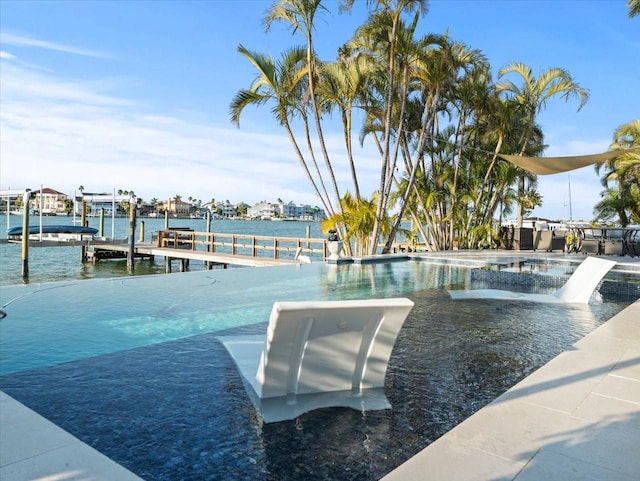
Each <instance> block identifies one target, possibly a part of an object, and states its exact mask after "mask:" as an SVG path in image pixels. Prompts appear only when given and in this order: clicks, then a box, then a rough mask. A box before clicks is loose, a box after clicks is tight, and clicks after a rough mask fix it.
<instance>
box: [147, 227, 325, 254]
mask: <svg viewBox="0 0 640 481" xmlns="http://www.w3.org/2000/svg"><path fill="white" fill-rule="evenodd" d="M158 247H164V248H173V249H188V250H193V251H202V252H212V253H213V252H218V253H220V254H231V255H245V256H251V257H271V258H273V259H281V258H282V259H286V258H290V259H293V258H294V257H295V256H296V254H297V253H300V254H304V255H308V256H309V257H319V256H322V259H326V258H327V256H328V247H327V240H326V239H314V238H311V237H271V236H260V235H247V234H221V233H215V232H196V231H192V230H188V229H168V230H161V231H158Z"/></svg>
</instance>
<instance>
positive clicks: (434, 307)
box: [0, 261, 629, 480]
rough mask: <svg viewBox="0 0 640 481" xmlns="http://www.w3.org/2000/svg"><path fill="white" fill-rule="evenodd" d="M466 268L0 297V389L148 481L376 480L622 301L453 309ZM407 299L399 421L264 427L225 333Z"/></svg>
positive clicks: (375, 415)
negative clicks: (282, 314) (289, 308)
mask: <svg viewBox="0 0 640 481" xmlns="http://www.w3.org/2000/svg"><path fill="white" fill-rule="evenodd" d="M469 278H470V276H469V270H468V269H466V268H463V267H454V266H451V265H435V264H431V263H427V262H413V261H411V262H395V263H381V264H368V265H345V266H335V265H334V266H331V265H325V264H321V263H316V264H310V265H302V266H283V267H275V268H260V269H235V270H229V271H208V272H195V273H184V274H173V275H171V276H153V277H138V278H135V277H134V278H126V279H112V280H94V281H82V282H71V283H53V284H41V285H28V286H15V287H11V288H3V290H2V304H3V305H5V304H6V307H5V310H6V311H7V313H8V316H7V317H6V318H5V319H3V320H2V321H0V342H1V343H2V344H1V345H0V353H1V356H2V357H1V358H0V367H1V369H2V373H3V375H2V376H0V388H1V389H2V390H4V391H6V392H7V393H8V394H9V395H11V396H12V397H14V398H16V399H17V400H19V401H20V402H23V403H24V404H26V405H27V406H29V407H31V408H32V409H34V410H35V411H37V412H39V413H40V414H42V415H44V416H45V417H47V418H48V419H50V420H51V421H53V422H54V423H56V424H58V425H60V426H61V427H63V428H65V429H67V430H68V431H70V432H71V433H72V434H74V435H75V436H77V437H79V438H80V439H82V440H83V441H85V442H86V443H88V444H90V445H92V446H93V447H95V448H96V449H98V450H99V451H101V452H103V453H104V454H106V455H107V456H109V457H111V458H112V459H114V460H115V461H116V462H118V463H120V464H122V465H124V466H125V467H127V468H129V469H130V470H132V471H133V472H135V473H136V474H138V475H139V476H141V477H143V478H145V479H148V480H176V479H189V480H198V479H208V480H210V479H234V480H235V479H252V480H253V479H265V480H287V479H292V480H293V479H323V480H327V479H354V480H355V479H358V480H361V479H379V478H380V477H381V476H383V475H384V474H385V473H387V472H389V471H390V470H392V469H393V468H394V467H396V466H398V465H399V464H401V463H402V462H404V461H406V460H407V459H408V458H410V457H411V456H413V455H414V454H415V453H417V452H418V451H419V450H421V449H422V448H424V447H425V446H427V445H428V444H429V443H430V442H432V441H433V440H435V439H437V438H438V437H439V436H440V435H442V434H444V433H445V432H446V431H448V430H449V429H451V428H452V427H453V426H455V425H456V424H458V423H459V422H461V421H462V420H463V419H465V418H466V417H468V416H469V415H471V414H472V413H473V412H475V411H476V410H478V409H479V408H480V407H482V406H483V405H485V404H486V403H488V402H490V401H491V400H492V399H494V398H495V397H497V396H498V395H499V394H501V393H502V392H504V391H505V390H506V389H508V388H509V387H510V386H512V385H513V384H515V383H516V382H517V381H518V380H520V379H521V378H523V377H524V376H526V375H527V374H529V373H530V372H531V371H533V370H534V369H536V368H537V367H538V366H540V365H541V364H543V363H545V362H546V361H548V360H549V359H551V358H552V357H554V356H555V355H556V354H558V353H559V352H561V351H562V350H564V349H566V348H568V347H569V346H570V345H571V344H573V343H574V342H575V341H576V340H578V339H580V338H581V337H583V336H584V335H585V334H587V333H588V332H590V331H591V330H593V329H594V328H595V327H597V326H598V325H599V324H600V323H601V322H603V321H604V320H606V319H608V318H610V317H611V316H613V315H614V314H615V313H617V312H619V311H620V310H621V309H622V308H624V307H625V306H626V305H627V304H628V303H629V302H607V303H604V302H595V303H592V304H590V305H588V306H576V305H573V306H567V305H564V306H563V305H554V306H545V307H544V308H541V307H540V306H536V307H535V309H532V308H531V305H529V304H527V303H517V302H495V301H490V300H480V301H477V300H476V301H462V302H461V301H456V302H455V309H454V308H453V301H451V300H450V299H449V296H448V294H447V293H446V291H445V290H444V288H447V287H463V286H464V285H466V284H468V283H469ZM398 295H403V296H407V297H409V298H411V299H412V300H414V302H415V303H416V306H415V307H414V310H413V311H412V313H411V314H410V316H409V318H408V320H407V322H406V323H405V326H404V327H403V329H402V330H401V332H400V336H399V337H398V341H397V343H396V346H395V348H394V352H393V354H392V358H391V361H390V365H389V371H388V375H387V382H386V386H385V391H386V393H387V398H388V399H389V401H390V402H391V404H392V406H393V409H392V410H386V411H373V412H371V411H370V412H365V413H362V412H356V411H353V410H350V409H343V408H331V409H322V410H318V411H314V412H311V413H307V414H304V415H303V416H300V417H299V418H298V419H297V420H295V421H287V422H282V423H275V424H262V423H261V421H260V419H259V418H258V417H257V416H256V413H255V411H254V409H253V405H252V404H251V401H250V400H249V399H248V397H247V395H246V393H245V391H244V387H243V384H242V381H241V379H240V376H239V374H238V373H237V371H236V369H235V366H234V364H233V361H232V360H231V359H230V357H229V356H228V355H227V353H226V350H225V349H224V348H223V347H222V345H221V344H220V343H219V342H218V341H217V340H216V336H218V335H220V334H221V333H234V334H235V333H239V332H251V333H257V332H264V328H265V326H266V324H265V323H266V320H267V319H268V315H269V312H270V310H271V305H272V303H273V302H274V301H276V300H311V299H351V298H359V297H391V296H398Z"/></svg>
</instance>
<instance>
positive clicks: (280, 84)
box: [230, 45, 332, 212]
mask: <svg viewBox="0 0 640 481" xmlns="http://www.w3.org/2000/svg"><path fill="white" fill-rule="evenodd" d="M238 52H240V53H241V54H242V55H243V56H244V57H245V58H246V59H247V60H249V62H251V63H252V64H253V66H254V67H255V68H256V70H257V71H258V75H257V77H256V79H255V80H254V82H253V83H252V85H251V87H250V88H249V89H242V90H240V91H239V92H238V93H237V94H236V95H235V97H234V98H233V100H232V102H231V106H230V117H231V121H232V122H233V123H235V124H236V125H238V126H239V125H240V115H241V113H242V112H243V110H244V108H245V107H247V106H249V105H257V106H260V105H263V104H268V103H270V104H273V105H272V109H271V111H272V112H273V115H274V117H275V118H276V120H277V121H278V122H279V123H280V125H282V126H283V127H284V129H285V130H286V132H287V135H288V137H289V140H290V142H291V145H292V146H293V148H294V150H295V152H296V155H297V157H298V160H299V161H300V165H301V166H302V168H303V170H304V172H305V174H306V176H307V179H308V181H309V183H310V184H311V186H312V187H313V189H314V191H315V193H316V195H317V197H318V198H319V199H320V201H321V202H322V205H323V207H324V208H325V211H326V212H332V209H331V204H330V202H329V199H327V197H326V196H323V195H322V193H321V191H320V188H319V187H318V184H317V183H316V181H315V179H314V177H313V175H312V173H311V171H310V170H309V166H308V164H307V161H306V159H305V157H304V155H303V154H302V150H301V149H300V146H299V145H298V142H297V140H296V138H295V136H294V134H293V128H292V125H291V119H292V118H293V117H294V116H295V115H296V114H297V113H299V111H300V104H301V100H300V99H301V92H300V89H301V82H302V79H303V78H304V68H305V61H306V52H305V50H304V49H302V48H292V49H290V50H288V51H286V52H285V53H284V54H283V55H282V58H281V60H280V61H279V62H278V63H275V62H274V61H273V59H271V58H270V57H268V56H266V55H263V54H259V53H256V52H251V51H249V50H247V49H246V48H245V47H243V46H242V45H240V46H239V47H238Z"/></svg>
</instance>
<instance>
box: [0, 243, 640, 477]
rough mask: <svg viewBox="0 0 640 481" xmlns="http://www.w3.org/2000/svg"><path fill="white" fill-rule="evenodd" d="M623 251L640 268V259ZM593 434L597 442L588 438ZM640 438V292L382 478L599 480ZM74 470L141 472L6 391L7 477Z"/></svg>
mask: <svg viewBox="0 0 640 481" xmlns="http://www.w3.org/2000/svg"><path fill="white" fill-rule="evenodd" d="M457 254H458V256H456V257H458V259H460V258H462V256H460V254H461V252H457ZM541 254H542V253H541ZM490 255H491V257H494V256H495V255H496V252H495V251H492V252H491V253H490ZM501 255H503V256H504V257H520V258H530V257H532V253H531V252H515V253H514V251H507V252H505V253H503V254H501ZM454 256H455V253H453V255H446V256H442V257H446V258H448V259H451V258H453V257H454ZM473 256H474V258H475V259H476V260H477V259H478V258H479V257H482V256H479V255H478V253H477V252H475V253H474V255H473ZM426 257H430V256H426ZM535 257H539V256H535ZM542 257H546V258H550V259H553V258H555V257H556V256H550V255H549V253H546V255H543V256H542ZM562 257H564V258H571V259H576V260H579V259H580V257H579V256H566V255H564V256H562ZM487 258H489V254H488V255H487ZM620 260H621V262H624V263H625V264H627V263H628V264H630V265H631V267H630V268H631V269H633V270H634V271H636V270H640V261H635V262H634V261H631V262H629V259H628V258H627V259H624V260H623V259H622V258H621V259H620ZM496 420H497V421H496ZM587 435H588V436H589V437H590V438H591V440H590V441H589V442H586V441H583V440H584V438H585V437H587ZM594 435H595V436H594ZM638 439H640V300H638V301H636V302H635V303H633V304H631V305H630V306H628V307H627V308H626V309H624V310H623V311H621V312H620V313H618V314H617V315H616V316H614V317H613V318H611V319H610V320H608V321H607V322H605V323H604V324H602V325H601V326H600V327H598V328H597V329H596V330H594V331H593V332H591V333H590V334H588V335H587V336H586V337H585V338H583V339H582V340H580V341H578V342H577V343H576V344H575V345H574V346H573V349H571V350H568V351H565V352H563V353H561V354H560V355H559V356H557V357H556V358H554V359H553V360H551V361H550V362H549V363H547V364H545V365H544V366H542V367H541V368H540V369H538V370H537V371H535V372H534V373H533V374H531V375H530V376H528V377H527V378H525V379H524V380H523V381H521V382H520V383H518V384H517V385H516V386H514V387H513V388H511V389H510V390H508V391H507V392H506V393H504V394H503V395H502V396H500V397H498V398H497V399H496V400H494V401H493V402H492V403H490V404H489V405H487V406H486V407H484V408H483V409H481V410H479V411H478V412H477V413H475V414H474V415H473V416H471V417H470V418H468V419H467V420H465V421H463V422H462V423H461V424H459V425H458V426H456V427H455V428H453V429H452V430H451V431H449V432H448V433H446V434H445V435H444V436H442V437H441V438H439V439H438V440H436V441H435V442H434V443H432V444H430V445H429V446H427V447H426V448H425V449H424V450H423V451H421V452H420V453H418V454H417V455H416V456H414V457H412V458H411V459H409V460H408V461H406V462H405V463H404V464H402V465H400V466H399V467H398V468H396V469H395V470H394V471H392V472H391V473H389V474H387V475H386V476H385V477H383V478H382V479H383V481H399V480H403V481H405V480H412V479H416V480H417V479H420V480H437V481H446V480H449V479H451V480H456V481H464V480H471V479H474V480H487V481H489V480H492V481H495V480H517V481H528V480H533V479H546V480H548V481H553V480H556V479H557V480H569V479H576V480H578V479H583V478H584V477H585V476H586V474H587V473H588V475H589V476H591V478H590V479H602V480H603V481H604V480H621V481H624V480H632V479H637V478H635V477H634V476H635V473H637V472H640V459H639V458H638V456H637V455H636V453H637V450H638V448H639V446H640V442H639V441H638ZM570 473H573V476H574V477H573V478H571V474H570ZM70 477H73V478H74V479H91V480H96V481H102V480H104V481H107V480H115V479H117V480H122V481H129V480H132V481H133V480H140V479H141V478H140V477H138V476H136V475H135V474H133V473H131V472H130V471H127V470H126V469H125V468H123V467H122V466H120V465H118V464H117V463H115V462H114V461H112V460H110V459H109V458H107V457H106V456H104V455H103V454H101V453H99V452H98V451H97V450H95V449H93V448H91V447H90V446H88V445H87V444H85V443H83V442H81V441H80V440H78V439H77V438H75V437H74V436H72V435H71V434H69V433H67V432H66V431H64V430H63V429H61V428H59V427H58V426H56V425H55V424H53V423H51V422H49V421H48V420H46V419H45V418H43V417H42V416H40V415H38V414H37V413H35V412H34V411H32V410H30V409H28V408H27V407H25V406H24V405H22V404H21V403H19V402H17V401H16V400H14V399H13V398H11V397H10V396H8V395H7V394H5V393H2V392H0V479H2V480H3V481H22V480H37V479H41V480H44V479H46V480H48V481H49V480H62V479H70Z"/></svg>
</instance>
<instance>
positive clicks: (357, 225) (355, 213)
mask: <svg viewBox="0 0 640 481" xmlns="http://www.w3.org/2000/svg"><path fill="white" fill-rule="evenodd" d="M376 197H377V194H374V196H373V198H372V199H371V200H368V199H365V198H362V197H361V198H360V199H356V198H354V197H353V196H352V195H351V194H350V193H349V192H346V193H345V195H344V197H343V198H342V199H341V202H342V209H341V212H340V213H337V214H334V215H332V216H331V217H329V218H327V219H325V220H324V221H323V222H322V230H323V232H324V233H325V234H327V233H328V232H329V230H330V229H332V228H336V227H342V229H341V230H343V231H344V237H343V240H344V242H345V243H346V244H351V242H352V241H353V242H354V246H353V248H352V249H351V250H352V251H353V252H355V255H357V256H362V255H366V254H367V252H368V251H369V250H370V246H369V244H370V241H371V238H370V235H371V231H372V230H373V225H374V224H375V221H376V209H377V207H376V206H377V201H376ZM389 228H390V221H389V219H388V218H387V217H386V216H385V221H384V222H383V223H382V231H383V232H385V233H386V232H387V231H388V230H389ZM345 247H346V246H345Z"/></svg>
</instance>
